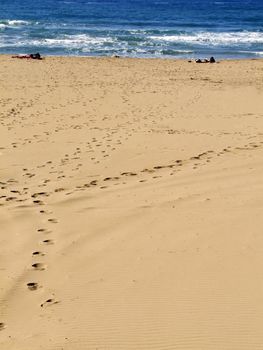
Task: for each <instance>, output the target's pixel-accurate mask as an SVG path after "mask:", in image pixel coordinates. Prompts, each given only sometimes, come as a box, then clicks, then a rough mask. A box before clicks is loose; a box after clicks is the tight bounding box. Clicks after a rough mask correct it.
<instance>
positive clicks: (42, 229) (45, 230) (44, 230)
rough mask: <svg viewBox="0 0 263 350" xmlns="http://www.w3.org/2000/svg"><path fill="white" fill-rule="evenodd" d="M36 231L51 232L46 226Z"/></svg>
mask: <svg viewBox="0 0 263 350" xmlns="http://www.w3.org/2000/svg"><path fill="white" fill-rule="evenodd" d="M37 232H43V233H51V232H52V231H51V230H47V229H46V228H39V229H38V230H37Z"/></svg>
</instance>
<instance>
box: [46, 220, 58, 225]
mask: <svg viewBox="0 0 263 350" xmlns="http://www.w3.org/2000/svg"><path fill="white" fill-rule="evenodd" d="M48 221H49V222H52V223H53V224H57V223H58V220H57V219H48Z"/></svg>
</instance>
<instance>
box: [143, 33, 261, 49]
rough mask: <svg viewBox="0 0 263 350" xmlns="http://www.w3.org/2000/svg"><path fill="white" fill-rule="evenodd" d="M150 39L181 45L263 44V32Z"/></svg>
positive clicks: (187, 35) (200, 34)
mask: <svg viewBox="0 0 263 350" xmlns="http://www.w3.org/2000/svg"><path fill="white" fill-rule="evenodd" d="M149 38H150V39H151V40H155V41H168V42H172V43H180V44H183V43H187V44H200V45H207V44H209V45H214V46H218V45H235V44H237V45H238V44H263V33H261V32H228V33H223V32H221V33H211V32H198V33H196V34H178V35H152V36H149Z"/></svg>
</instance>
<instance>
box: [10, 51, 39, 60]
mask: <svg viewBox="0 0 263 350" xmlns="http://www.w3.org/2000/svg"><path fill="white" fill-rule="evenodd" d="M12 58H27V59H32V60H42V59H43V58H42V57H41V55H40V53H39V52H37V53H30V54H29V55H16V56H12Z"/></svg>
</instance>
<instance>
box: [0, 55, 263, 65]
mask: <svg viewBox="0 0 263 350" xmlns="http://www.w3.org/2000/svg"><path fill="white" fill-rule="evenodd" d="M40 54H41V53H40ZM13 55H16V53H13V54H5V53H0V57H9V58H12V56H13ZM41 56H42V54H41ZM42 57H43V58H73V59H74V58H87V59H94V60H95V59H101V60H103V59H115V60H118V59H120V60H135V61H136V60H142V61H143V60H146V61H147V60H149V61H152V60H153V61H178V62H188V61H192V63H195V59H197V58H205V57H202V56H200V57H196V58H172V57H171V58H170V57H164V58H161V57H129V56H119V57H114V56H86V55H83V56H81V55H43V56H42ZM215 59H216V63H219V62H242V61H263V57H258V58H255V57H252V58H248V57H246V58H220V59H218V60H217V58H216V57H215Z"/></svg>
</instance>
